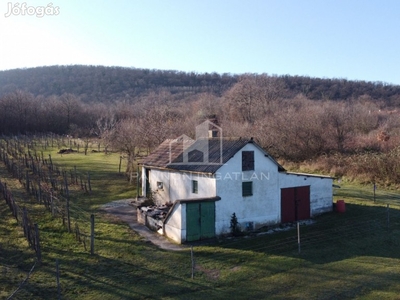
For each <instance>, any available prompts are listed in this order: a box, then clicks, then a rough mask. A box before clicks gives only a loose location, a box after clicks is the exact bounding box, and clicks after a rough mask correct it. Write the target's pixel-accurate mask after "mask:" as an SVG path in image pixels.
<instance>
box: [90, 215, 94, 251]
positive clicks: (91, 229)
mask: <svg viewBox="0 0 400 300" xmlns="http://www.w3.org/2000/svg"><path fill="white" fill-rule="evenodd" d="M90 254H91V255H93V254H94V214H91V215H90Z"/></svg>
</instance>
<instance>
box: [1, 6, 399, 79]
mask: <svg viewBox="0 0 400 300" xmlns="http://www.w3.org/2000/svg"><path fill="white" fill-rule="evenodd" d="M51 1H52V2H50V0H49V1H41V0H30V1H23V2H22V1H19V2H16V1H4V0H0V70H6V69H14V68H27V67H36V66H44V65H72V64H85V65H107V66H124V67H136V68H150V69H163V70H180V71H187V72H192V71H193V72H199V73H204V72H217V73H233V74H241V73H267V74H277V75H285V74H289V75H306V76H311V77H323V78H346V79H349V80H366V81H382V82H387V83H392V84H400V72H399V67H400V34H399V33H400V1H398V0H381V1H377V0H368V1H365V0H362V1H361V0H301V1H300V0H242V1H237V0H202V1H194V0H168V1H167V0H141V1H136V0H130V1H129V0H126V1H125V0H115V1H105V0H102V1H101V0H97V1H92V0H85V1H77V0H51ZM17 3H18V5H19V6H18V7H17V6H16V4H17ZM23 3H26V5H25V6H26V10H25V15H22V12H21V9H19V10H18V9H17V8H20V7H21V5H22V4H23ZM50 3H52V7H53V8H58V12H59V13H58V14H57V15H50V14H48V15H44V16H43V17H38V16H36V9H37V8H38V7H40V6H42V7H48V8H49V7H50V6H49V5H50ZM9 7H12V8H14V14H9ZM28 9H29V12H30V13H31V15H29V14H28ZM18 12H19V14H17V13H18ZM32 12H35V14H32ZM47 12H49V13H50V12H51V10H50V9H49V10H48V11H47ZM54 12H55V11H54Z"/></svg>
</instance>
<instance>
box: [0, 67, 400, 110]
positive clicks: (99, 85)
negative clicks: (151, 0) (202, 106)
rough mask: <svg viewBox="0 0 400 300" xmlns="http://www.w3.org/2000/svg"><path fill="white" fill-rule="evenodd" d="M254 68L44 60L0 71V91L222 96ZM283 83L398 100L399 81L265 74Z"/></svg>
mask: <svg viewBox="0 0 400 300" xmlns="http://www.w3.org/2000/svg"><path fill="white" fill-rule="evenodd" d="M249 76H250V77H260V75H257V74H241V75H239V74H230V73H224V74H218V73H215V72H214V73H196V72H181V71H174V70H150V69H137V68H123V67H105V66H82V65H72V66H49V67H37V68H28V69H14V70H7V71H0V96H4V95H6V94H8V93H11V92H15V91H17V90H24V91H26V92H29V93H32V94H33V95H34V96H39V95H41V96H44V97H49V96H53V95H55V96H61V95H63V94H74V95H77V96H79V97H80V99H81V100H82V101H83V102H106V103H109V102H113V101H117V100H123V101H135V99H136V98H137V97H139V96H144V95H147V94H148V93H151V92H157V93H159V92H167V93H170V94H172V95H174V97H175V98H176V99H179V100H184V99H185V98H187V97H189V96H191V95H196V94H201V93H210V94H213V95H216V96H219V97H220V96H222V95H223V94H224V93H225V92H226V91H227V90H229V89H230V88H232V87H233V86H234V85H235V84H236V83H238V82H239V81H240V80H241V78H242V77H249ZM266 76H267V77H271V78H274V79H276V81H279V82H280V84H281V85H282V86H283V87H284V88H283V89H282V91H281V96H282V97H284V98H292V97H295V96H296V95H298V94H303V95H304V96H305V97H307V98H308V99H311V100H348V99H352V98H357V97H360V96H363V95H368V96H370V97H371V98H372V99H375V100H382V101H385V102H386V104H387V105H391V106H396V105H399V104H400V86H399V85H391V84H388V83H385V82H366V81H355V80H346V79H343V78H332V79H329V78H313V77H308V76H290V75H279V76H278V75H268V74H262V75H261V77H266Z"/></svg>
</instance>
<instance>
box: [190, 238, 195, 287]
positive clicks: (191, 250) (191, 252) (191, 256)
mask: <svg viewBox="0 0 400 300" xmlns="http://www.w3.org/2000/svg"><path fill="white" fill-rule="evenodd" d="M193 256H194V255H193V246H190V258H191V260H192V279H193V278H194V258H193Z"/></svg>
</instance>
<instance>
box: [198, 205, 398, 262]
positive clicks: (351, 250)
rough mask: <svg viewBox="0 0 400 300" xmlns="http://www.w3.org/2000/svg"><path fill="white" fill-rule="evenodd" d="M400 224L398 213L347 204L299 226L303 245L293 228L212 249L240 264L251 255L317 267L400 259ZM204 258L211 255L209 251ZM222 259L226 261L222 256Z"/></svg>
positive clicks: (234, 241) (383, 208) (252, 236)
mask: <svg viewBox="0 0 400 300" xmlns="http://www.w3.org/2000/svg"><path fill="white" fill-rule="evenodd" d="M399 220H400V211H399V210H397V209H389V211H388V210H387V208H386V207H379V206H366V205H358V204H346V212H345V213H337V212H332V213H327V214H324V215H321V216H319V217H317V218H315V219H314V221H315V222H314V223H313V224H311V225H302V226H300V244H299V240H298V235H297V230H296V226H292V227H287V228H286V230H284V231H277V232H275V233H271V234H266V233H265V232H258V233H256V234H252V235H249V236H244V237H239V238H234V239H229V240H223V241H222V242H220V243H218V244H214V245H209V247H221V248H224V249H232V250H237V251H235V256H236V257H235V259H236V260H237V261H240V260H244V261H246V260H247V257H248V252H249V251H250V252H256V253H262V254H265V255H275V256H285V257H292V258H301V259H304V260H306V261H309V262H311V263H317V264H324V263H329V262H334V261H339V260H343V259H347V258H350V257H356V256H377V257H388V258H400V251H399V250H400V222H399ZM203 249H204V248H203ZM197 252H198V251H197ZM200 252H201V250H200ZM199 254H200V255H201V253H199ZM204 255H206V256H208V255H209V253H208V251H207V250H206V251H205V252H204ZM220 256H221V257H220V259H223V253H222V254H220ZM218 257H219V256H218ZM227 257H230V258H232V257H233V255H232V253H229V251H228V252H227Z"/></svg>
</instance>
